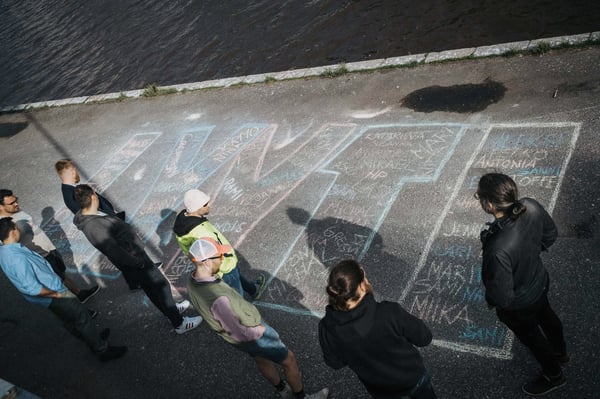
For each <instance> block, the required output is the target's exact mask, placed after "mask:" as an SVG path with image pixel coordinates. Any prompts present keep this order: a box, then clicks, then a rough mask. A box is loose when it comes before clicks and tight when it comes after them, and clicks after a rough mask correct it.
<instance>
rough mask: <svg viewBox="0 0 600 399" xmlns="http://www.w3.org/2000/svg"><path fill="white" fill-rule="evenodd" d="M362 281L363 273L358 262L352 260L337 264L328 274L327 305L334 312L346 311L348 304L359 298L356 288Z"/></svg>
mask: <svg viewBox="0 0 600 399" xmlns="http://www.w3.org/2000/svg"><path fill="white" fill-rule="evenodd" d="M364 279H365V271H364V270H363V268H362V267H361V266H360V264H359V263H358V262H356V261H355V260H352V259H347V260H343V261H341V262H339V263H338V264H337V265H335V266H334V267H333V268H332V269H331V272H330V273H329V281H328V283H327V295H329V304H330V305H331V306H332V307H333V308H334V309H336V310H348V302H349V301H357V300H358V299H359V298H360V293H359V292H358V286H359V285H360V283H362V282H363V280H364Z"/></svg>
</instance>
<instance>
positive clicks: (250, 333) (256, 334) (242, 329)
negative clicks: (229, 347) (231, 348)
mask: <svg viewBox="0 0 600 399" xmlns="http://www.w3.org/2000/svg"><path fill="white" fill-rule="evenodd" d="M210 312H211V313H212V315H213V316H214V318H215V319H216V320H217V321H218V322H219V323H220V324H221V326H222V327H223V329H224V330H225V331H227V333H228V334H229V335H230V336H231V337H232V338H233V339H235V340H236V341H238V342H252V341H256V340H257V339H259V338H260V337H262V335H263V333H264V332H265V326H263V325H262V324H259V325H257V326H245V325H243V324H242V323H240V319H239V317H238V316H237V315H236V314H235V312H234V311H233V308H232V307H231V302H230V301H229V298H227V297H226V296H220V297H219V298H217V299H216V300H215V301H214V302H213V304H212V306H211V307H210Z"/></svg>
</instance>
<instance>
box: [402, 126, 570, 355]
mask: <svg viewBox="0 0 600 399" xmlns="http://www.w3.org/2000/svg"><path fill="white" fill-rule="evenodd" d="M562 127H572V128H573V129H574V130H573V133H572V137H571V140H570V142H569V145H568V147H567V151H566V153H565V159H564V160H563V163H562V165H561V171H560V173H559V178H558V182H557V184H556V187H555V188H554V192H553V194H552V197H551V201H550V205H549V206H548V211H549V213H550V214H552V211H553V210H554V206H555V204H556V200H557V198H558V194H559V193H560V188H561V185H562V181H563V178H564V174H565V171H566V169H567V167H568V164H569V162H570V160H571V157H572V155H573V152H574V150H575V145H576V143H577V139H578V137H579V131H580V129H581V123H577V122H548V123H543V122H542V123H495V124H490V125H487V127H486V126H485V125H482V126H480V127H479V130H483V131H484V132H485V133H484V135H483V136H482V138H481V140H480V142H479V144H478V146H477V148H476V150H475V152H473V154H472V155H471V157H470V158H469V160H468V161H467V163H466V164H465V167H464V168H463V170H462V172H461V174H460V175H459V177H458V179H457V181H456V184H455V185H454V189H453V191H452V195H451V196H450V198H449V199H448V201H447V203H446V205H445V206H444V209H443V211H442V213H441V214H440V216H439V217H438V220H437V222H436V224H435V227H434V229H433V230H432V232H431V234H430V236H429V239H428V240H427V243H426V244H425V248H424V249H423V252H422V254H421V256H420V258H419V262H418V264H417V268H416V269H414V271H413V274H412V276H411V278H410V280H409V282H408V284H407V285H406V288H405V289H404V291H403V293H402V295H401V296H400V298H399V300H398V302H400V303H404V301H405V299H406V295H408V293H409V291H410V290H411V289H412V286H413V284H414V282H415V280H416V278H417V277H418V274H419V273H420V271H421V270H422V269H423V267H424V266H425V262H426V261H427V258H428V257H429V253H430V251H431V246H432V245H433V242H434V241H435V240H436V239H437V237H438V235H439V232H440V229H441V227H442V223H443V222H444V220H445V219H446V217H447V216H448V213H449V212H450V209H451V208H452V205H453V204H454V201H455V200H456V197H457V196H458V193H459V191H460V189H461V187H462V186H463V184H464V181H465V178H466V176H467V174H468V172H469V170H470V169H471V167H472V165H473V162H474V161H475V159H476V158H477V156H479V154H480V152H481V149H482V148H483V146H484V144H485V143H486V141H487V138H488V136H489V134H490V132H491V130H492V129H494V128H500V129H503V128H504V129H514V128H562ZM472 128H474V129H477V128H478V127H477V126H476V125H474V126H472ZM506 332H507V333H506V336H505V340H504V344H503V346H502V348H491V347H488V346H483V345H472V344H466V343H460V342H454V341H447V340H434V341H433V344H434V345H436V346H440V347H444V348H449V349H453V350H455V351H459V352H468V353H473V354H476V355H480V356H485V357H494V358H498V359H511V358H512V352H511V349H512V344H513V342H514V335H513V334H512V332H511V331H510V330H509V329H507V330H506Z"/></svg>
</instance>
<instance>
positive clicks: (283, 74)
mask: <svg viewBox="0 0 600 399" xmlns="http://www.w3.org/2000/svg"><path fill="white" fill-rule="evenodd" d="M599 40H600V31H599V32H590V33H582V34H577V35H569V36H557V37H550V38H542V39H535V40H525V41H520V42H511V43H500V44H495V45H491V46H480V47H472V48H463V49H456V50H447V51H441V52H431V53H423V54H415V55H405V56H400V57H390V58H381V59H376V60H369V61H357V62H350V63H347V64H346V63H340V64H334V65H325V66H319V67H312V68H303V69H294V70H290V71H280V72H268V73H260V74H255V75H246V76H238V77H232V78H224V79H215V80H207V81H202V82H193V83H182V84H177V85H171V86H157V90H159V91H163V92H185V91H194V90H202V89H211V88H223V87H231V86H235V85H245V84H254V83H265V82H269V81H283V80H290V79H300V78H309V77H319V76H335V75H336V74H343V73H346V72H365V71H372V70H377V69H381V68H395V67H403V66H415V65H418V64H428V63H434V62H444V61H456V60H460V59H465V58H469V59H475V58H485V57H494V56H501V55H505V54H512V53H518V52H525V51H535V50H536V49H539V48H540V46H546V47H547V48H548V49H552V48H559V47H563V46H576V45H583V44H585V43H587V42H595V41H599ZM144 92H145V90H144V89H138V90H128V91H122V92H119V93H107V94H98V95H93V96H81V97H73V98H65V99H61V100H50V101H40V102H34V103H26V104H18V105H10V106H6V107H2V108H0V113H5V112H18V111H25V110H32V109H40V108H48V107H60V106H63V105H72V104H88V103H102V102H111V101H118V100H119V99H127V98H138V97H143V96H144Z"/></svg>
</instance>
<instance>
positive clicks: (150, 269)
mask: <svg viewBox="0 0 600 399" xmlns="http://www.w3.org/2000/svg"><path fill="white" fill-rule="evenodd" d="M126 273H127V277H126V280H127V281H135V282H137V283H139V285H140V287H141V288H142V290H144V292H145V293H146V295H147V296H148V298H149V299H150V301H151V302H152V303H153V304H154V306H156V307H157V309H158V310H160V311H161V313H162V314H164V315H165V316H167V318H168V319H169V321H170V322H171V325H172V326H173V327H179V326H180V325H181V323H183V317H182V316H181V314H180V313H179V310H178V309H177V306H176V305H175V300H174V299H173V295H172V294H171V286H170V285H169V282H168V281H167V279H166V278H165V276H164V275H163V274H162V273H161V272H160V270H158V269H157V268H156V266H154V264H153V263H151V262H146V265H145V267H144V268H143V269H134V268H128V269H127V271H126ZM124 274H125V272H124Z"/></svg>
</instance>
